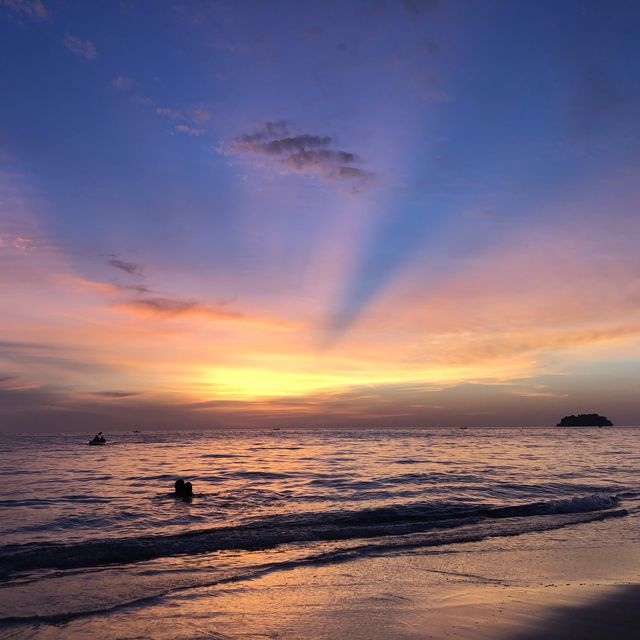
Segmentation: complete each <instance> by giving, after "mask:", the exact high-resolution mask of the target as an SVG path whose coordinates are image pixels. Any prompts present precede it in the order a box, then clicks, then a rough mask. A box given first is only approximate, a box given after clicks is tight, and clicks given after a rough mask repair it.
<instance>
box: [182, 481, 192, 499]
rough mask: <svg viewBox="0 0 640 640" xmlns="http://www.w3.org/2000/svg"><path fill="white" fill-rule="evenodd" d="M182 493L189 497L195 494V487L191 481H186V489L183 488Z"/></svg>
mask: <svg viewBox="0 0 640 640" xmlns="http://www.w3.org/2000/svg"><path fill="white" fill-rule="evenodd" d="M182 494H183V495H184V496H185V497H189V496H192V495H193V487H192V486H191V483H190V482H185V483H184V489H183V490H182Z"/></svg>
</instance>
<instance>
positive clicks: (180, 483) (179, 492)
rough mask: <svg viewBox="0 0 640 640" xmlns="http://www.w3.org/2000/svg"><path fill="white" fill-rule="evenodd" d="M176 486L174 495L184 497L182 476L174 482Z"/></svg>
mask: <svg viewBox="0 0 640 640" xmlns="http://www.w3.org/2000/svg"><path fill="white" fill-rule="evenodd" d="M174 487H175V491H174V492H173V495H174V496H175V497H176V498H182V496H183V495H184V480H183V479H182V478H178V479H177V480H176V482H175V484H174Z"/></svg>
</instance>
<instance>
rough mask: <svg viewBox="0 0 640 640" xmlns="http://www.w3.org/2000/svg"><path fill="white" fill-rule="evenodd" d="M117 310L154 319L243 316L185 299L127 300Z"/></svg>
mask: <svg viewBox="0 0 640 640" xmlns="http://www.w3.org/2000/svg"><path fill="white" fill-rule="evenodd" d="M116 308H118V309H124V310H126V311H131V312H133V313H135V314H137V315H143V316H150V317H155V318H160V319H163V318H175V317H178V316H193V315H204V316H208V317H210V318H214V319H235V320H237V319H241V318H244V317H245V316H244V314H242V313H239V312H238V311H230V310H228V309H225V308H224V305H215V306H214V305H207V304H204V303H202V302H199V301H197V300H191V299H186V298H169V297H160V296H158V297H151V298H139V299H133V300H128V301H126V302H122V303H119V304H117V305H116Z"/></svg>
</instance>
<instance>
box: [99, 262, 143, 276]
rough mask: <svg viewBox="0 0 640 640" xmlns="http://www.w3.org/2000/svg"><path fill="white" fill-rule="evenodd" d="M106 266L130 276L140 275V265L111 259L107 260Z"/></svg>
mask: <svg viewBox="0 0 640 640" xmlns="http://www.w3.org/2000/svg"><path fill="white" fill-rule="evenodd" d="M107 264H110V265H111V266H112V267H115V268H116V269H120V271H125V272H126V273H128V274H129V275H132V276H135V275H140V274H141V273H142V265H141V264H138V263H136V262H125V261H124V260H120V259H119V258H116V257H113V258H110V259H109V260H107Z"/></svg>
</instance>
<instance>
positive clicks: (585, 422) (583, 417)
mask: <svg viewBox="0 0 640 640" xmlns="http://www.w3.org/2000/svg"><path fill="white" fill-rule="evenodd" d="M556 427H613V422H611V420H609V418H606V417H605V416H601V415H599V414H597V413H581V414H579V415H577V416H565V417H564V418H562V420H560V422H558V424H557V425H556Z"/></svg>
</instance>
